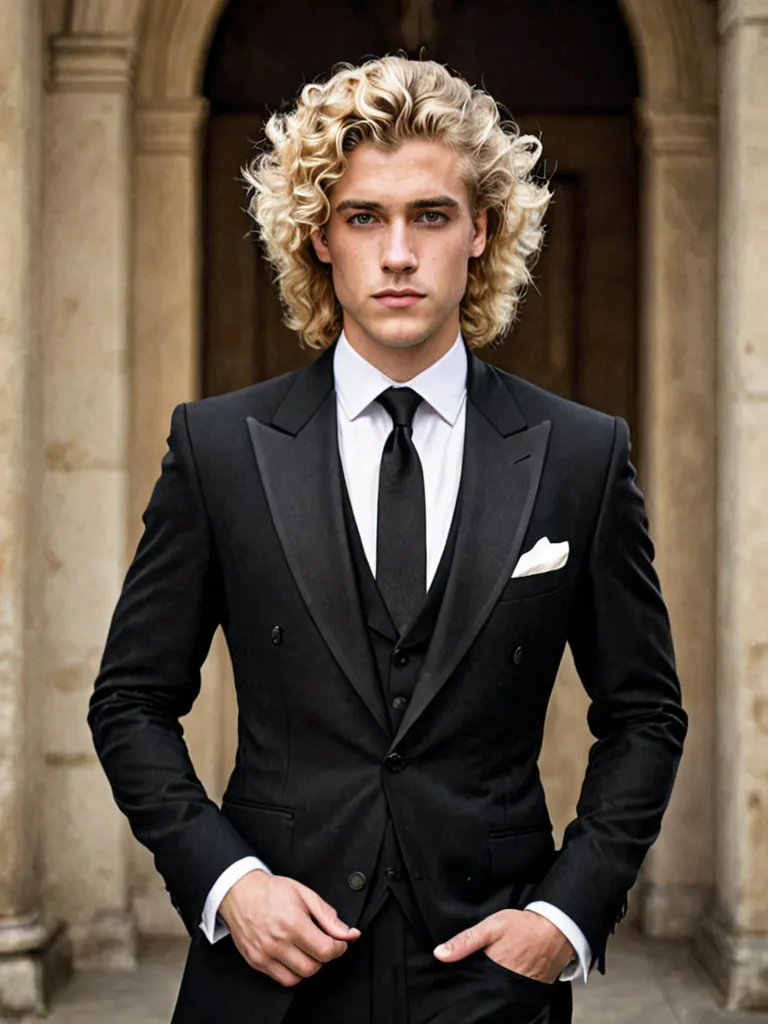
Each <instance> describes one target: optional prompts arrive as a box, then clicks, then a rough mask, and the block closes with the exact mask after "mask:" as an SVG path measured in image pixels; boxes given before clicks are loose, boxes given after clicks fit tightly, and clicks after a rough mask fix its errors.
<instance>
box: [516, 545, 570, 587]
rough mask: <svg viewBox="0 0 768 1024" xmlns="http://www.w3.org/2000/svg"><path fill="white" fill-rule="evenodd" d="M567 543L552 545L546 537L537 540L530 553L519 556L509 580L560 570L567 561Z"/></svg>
mask: <svg viewBox="0 0 768 1024" xmlns="http://www.w3.org/2000/svg"><path fill="white" fill-rule="evenodd" d="M569 550H570V548H569V546H568V541H567V540H563V541H560V542H559V543H557V544H553V543H552V542H551V541H550V539H549V538H548V537H542V538H541V539H540V540H537V541H536V543H535V544H534V545H533V547H532V548H531V550H530V551H526V552H525V554H522V555H520V558H519V560H518V563H517V565H516V566H515V571H514V572H513V573H512V576H511V579H515V577H517V576H533V575H535V574H536V573H537V572H552V571H553V570H554V569H562V567H563V566H564V565H565V563H566V562H567V561H568V551H569Z"/></svg>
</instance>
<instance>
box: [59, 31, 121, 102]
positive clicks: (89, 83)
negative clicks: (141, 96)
mask: <svg viewBox="0 0 768 1024" xmlns="http://www.w3.org/2000/svg"><path fill="white" fill-rule="evenodd" d="M50 46H51V50H50V68H49V75H48V89H49V91H50V92H100V93H103V92H115V93H127V92H129V91H130V89H131V86H132V83H133V74H134V54H135V51H134V42H133V38H132V37H131V36H127V35H111V34H105V35H64V36H54V37H53V38H52V39H51V43H50Z"/></svg>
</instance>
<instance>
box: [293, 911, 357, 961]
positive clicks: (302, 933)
mask: <svg viewBox="0 0 768 1024" xmlns="http://www.w3.org/2000/svg"><path fill="white" fill-rule="evenodd" d="M293 941H294V944H295V945H296V946H297V948H298V949H300V950H302V952H304V953H306V954H307V956H311V957H312V958H313V959H314V960H317V961H319V962H320V963H328V962H329V961H331V960H335V959H336V958H337V957H340V956H341V955H342V953H346V951H347V943H346V942H345V941H344V940H343V939H334V938H331V936H330V935H328V933H327V932H326V931H324V930H323V929H322V928H320V927H319V926H318V925H317V924H316V923H315V921H314V920H313V918H312V917H311V916H310V915H309V914H307V917H306V919H305V922H304V923H303V925H302V926H301V927H299V928H297V929H296V931H295V932H294V934H293Z"/></svg>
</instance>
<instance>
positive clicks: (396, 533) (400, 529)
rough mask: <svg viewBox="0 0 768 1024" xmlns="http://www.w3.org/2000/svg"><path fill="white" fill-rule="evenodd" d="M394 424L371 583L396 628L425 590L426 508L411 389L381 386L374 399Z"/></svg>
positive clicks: (409, 617) (382, 475)
mask: <svg viewBox="0 0 768 1024" xmlns="http://www.w3.org/2000/svg"><path fill="white" fill-rule="evenodd" d="M376 401H377V402H380V403H381V404H382V405H383V406H384V408H385V409H386V410H387V412H388V413H389V415H390V416H391V417H392V421H393V423H394V426H393V428H392V432H391V434H390V435H389V437H388V438H387V440H386V443H385V444H384V451H383V453H382V456H381V466H380V469H379V503H378V521H377V527H376V582H377V584H378V586H379V590H380V591H381V596H382V597H383V598H384V600H385V602H386V604H387V608H388V609H389V614H390V615H391V616H392V620H393V622H394V623H395V625H396V626H397V628H398V630H399V631H400V633H402V632H403V630H404V629H405V627H406V626H408V625H410V623H411V622H412V621H413V619H414V618H415V616H416V614H417V613H418V611H419V609H420V608H421V605H422V603H423V601H424V597H425V595H426V590H427V584H426V580H427V513H426V502H425V499H424V476H423V475H422V471H421V462H420V460H419V455H418V452H417V451H416V448H415V446H414V443H413V427H412V423H413V414H414V413H415V412H416V408H417V407H418V405H419V403H420V402H421V395H417V394H416V392H415V391H414V390H413V389H412V388H387V390H386V391H384V392H383V393H382V394H380V395H379V397H378V398H377V399H376Z"/></svg>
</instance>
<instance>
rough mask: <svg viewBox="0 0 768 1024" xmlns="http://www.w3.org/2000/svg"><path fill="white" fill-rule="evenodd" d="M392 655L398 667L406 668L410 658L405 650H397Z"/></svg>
mask: <svg viewBox="0 0 768 1024" xmlns="http://www.w3.org/2000/svg"><path fill="white" fill-rule="evenodd" d="M392 657H393V660H394V662H395V664H396V665H397V667H398V668H404V667H405V666H406V665H407V664H408V662H409V660H410V659H409V657H408V655H407V654H405V653H404V652H403V651H395V653H394V654H393V656H392Z"/></svg>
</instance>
